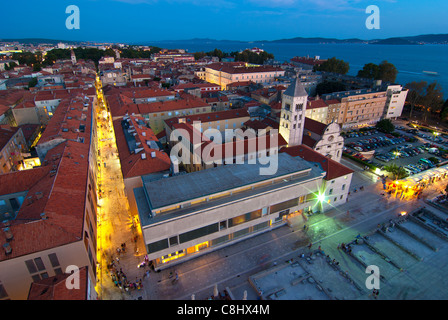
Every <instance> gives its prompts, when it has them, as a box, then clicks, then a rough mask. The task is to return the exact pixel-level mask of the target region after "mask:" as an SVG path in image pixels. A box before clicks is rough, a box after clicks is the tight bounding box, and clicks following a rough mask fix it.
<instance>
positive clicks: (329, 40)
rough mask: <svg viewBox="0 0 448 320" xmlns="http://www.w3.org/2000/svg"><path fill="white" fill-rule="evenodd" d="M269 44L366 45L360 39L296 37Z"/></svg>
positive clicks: (273, 41)
mask: <svg viewBox="0 0 448 320" xmlns="http://www.w3.org/2000/svg"><path fill="white" fill-rule="evenodd" d="M267 42H271V43H366V42H367V41H366V40H361V39H342V40H341V39H334V38H302V37H296V38H291V39H280V40H272V41H267Z"/></svg>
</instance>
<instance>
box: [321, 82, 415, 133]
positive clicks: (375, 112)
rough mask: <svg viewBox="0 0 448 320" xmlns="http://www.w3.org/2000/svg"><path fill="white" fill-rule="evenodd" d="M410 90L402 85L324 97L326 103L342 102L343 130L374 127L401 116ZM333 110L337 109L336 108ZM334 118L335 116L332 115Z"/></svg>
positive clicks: (340, 121)
mask: <svg viewBox="0 0 448 320" xmlns="http://www.w3.org/2000/svg"><path fill="white" fill-rule="evenodd" d="M407 93H408V90H403V88H402V87H401V86H400V85H389V86H388V87H387V90H385V91H384V90H381V89H359V90H351V91H344V92H335V93H331V94H326V95H323V96H322V99H324V100H325V101H328V100H332V99H337V100H340V105H339V104H336V103H335V104H334V105H335V106H336V105H339V116H338V119H337V122H338V123H339V124H340V125H341V126H342V129H348V128H354V127H358V126H364V125H374V124H376V123H377V122H378V121H379V120H381V119H382V118H397V117H399V116H401V113H402V111H403V106H404V103H405V101H406V96H407ZM332 109H337V108H336V107H334V108H332ZM332 117H333V115H332Z"/></svg>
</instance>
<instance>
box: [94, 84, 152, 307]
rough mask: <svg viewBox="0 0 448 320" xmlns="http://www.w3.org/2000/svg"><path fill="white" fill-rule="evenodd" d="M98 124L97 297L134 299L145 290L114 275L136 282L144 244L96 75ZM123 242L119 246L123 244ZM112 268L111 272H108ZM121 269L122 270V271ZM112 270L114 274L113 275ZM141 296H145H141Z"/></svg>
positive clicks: (139, 275) (141, 276)
mask: <svg viewBox="0 0 448 320" xmlns="http://www.w3.org/2000/svg"><path fill="white" fill-rule="evenodd" d="M97 98H98V99H97V100H98V106H97V115H96V116H97V125H98V140H99V141H98V148H99V164H100V166H99V173H98V200H99V201H98V224H97V247H98V250H97V259H98V272H97V273H98V282H97V292H98V297H99V299H103V300H123V299H135V298H137V297H140V296H142V294H144V292H143V291H141V289H140V290H139V289H137V288H135V289H132V290H128V291H126V290H125V288H124V286H123V285H124V284H121V289H120V283H119V281H120V280H119V279H117V284H115V283H114V279H115V278H119V277H117V276H116V274H117V273H119V274H120V275H122V276H123V275H124V276H125V277H126V279H127V281H128V282H130V283H133V284H134V283H137V282H138V281H139V280H140V279H141V278H143V275H144V270H140V269H139V268H138V267H137V266H138V265H139V263H141V262H142V261H143V259H144V253H145V250H144V244H143V239H142V236H141V231H140V227H139V226H138V225H137V223H136V221H137V220H136V219H135V217H132V216H131V214H130V209H129V203H128V200H127V197H126V196H125V193H124V182H123V176H122V172H121V167H120V159H119V155H118V150H117V145H116V142H115V134H114V131H113V125H112V119H111V117H110V113H109V112H108V108H107V106H106V104H105V99H104V97H103V93H102V89H101V83H100V82H99V79H97ZM123 244H124V245H125V247H124V246H122V245H123ZM111 271H112V272H111ZM120 271H121V272H122V273H121V272H120ZM114 274H115V277H114ZM143 298H144V297H143Z"/></svg>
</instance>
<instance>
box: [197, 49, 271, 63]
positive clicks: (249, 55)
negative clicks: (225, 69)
mask: <svg viewBox="0 0 448 320" xmlns="http://www.w3.org/2000/svg"><path fill="white" fill-rule="evenodd" d="M206 56H209V57H217V58H219V60H221V59H222V58H225V57H233V58H235V61H243V62H247V63H253V64H264V63H265V62H266V61H267V60H269V59H274V55H273V54H271V53H267V52H266V51H262V52H260V53H256V52H252V51H251V50H249V49H246V50H244V51H242V52H238V51H234V52H230V53H227V52H224V51H222V50H220V49H215V50H212V51H209V52H203V51H199V52H195V53H194V58H195V59H196V60H199V59H201V58H204V57H206Z"/></svg>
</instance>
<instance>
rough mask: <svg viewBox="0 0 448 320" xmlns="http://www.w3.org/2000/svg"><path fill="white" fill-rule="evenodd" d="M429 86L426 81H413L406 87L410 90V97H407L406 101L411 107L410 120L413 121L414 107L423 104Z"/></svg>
mask: <svg viewBox="0 0 448 320" xmlns="http://www.w3.org/2000/svg"><path fill="white" fill-rule="evenodd" d="M427 85H428V83H427V82H426V81H420V82H416V81H413V82H411V83H408V84H406V85H405V88H407V89H409V92H408V95H407V97H406V100H407V101H408V102H409V104H410V106H411V111H410V114H409V119H412V112H413V111H414V107H415V105H416V104H417V103H420V102H421V100H422V98H423V95H424V93H425V88H426V87H427Z"/></svg>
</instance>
